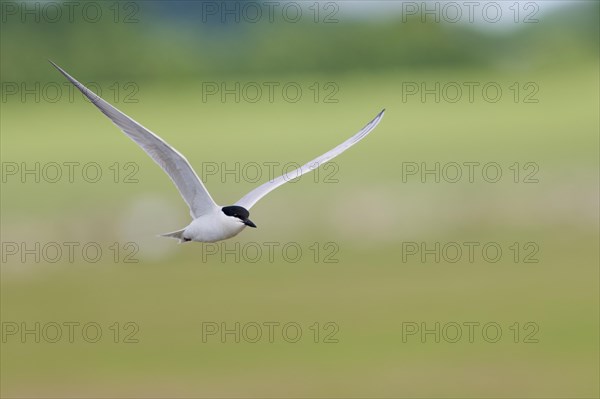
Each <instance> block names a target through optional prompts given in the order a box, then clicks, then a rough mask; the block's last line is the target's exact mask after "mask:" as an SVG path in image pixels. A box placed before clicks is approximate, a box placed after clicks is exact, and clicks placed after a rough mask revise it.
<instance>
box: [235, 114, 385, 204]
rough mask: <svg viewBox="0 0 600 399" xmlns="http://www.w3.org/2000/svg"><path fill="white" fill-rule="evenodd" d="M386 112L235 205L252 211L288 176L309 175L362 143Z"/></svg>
mask: <svg viewBox="0 0 600 399" xmlns="http://www.w3.org/2000/svg"><path fill="white" fill-rule="evenodd" d="M384 112H385V109H384V110H383V111H381V112H380V113H379V114H377V116H376V117H375V118H374V119H373V120H372V121H371V122H369V123H367V125H366V126H365V127H363V128H362V129H361V131H360V132H358V133H356V134H355V135H354V136H352V137H350V138H349V139H348V140H346V141H344V142H343V143H342V144H340V145H338V146H337V147H335V148H334V149H332V150H330V151H328V152H326V153H325V154H323V155H321V156H320V157H317V158H315V159H313V160H312V161H310V162H308V163H306V164H305V165H302V166H301V167H300V168H298V169H296V170H295V171H293V172H290V173H286V174H284V175H281V176H279V177H277V178H275V179H273V180H271V181H268V182H266V183H264V184H262V185H261V186H258V187H257V188H255V189H254V190H252V191H250V192H249V193H248V194H246V195H245V196H244V197H243V198H242V199H241V200H239V201H238V202H236V203H235V204H236V205H239V206H243V207H244V208H246V209H250V208H251V207H252V206H253V205H254V204H256V202H258V200H260V199H261V198H262V197H264V196H265V195H267V194H268V193H270V192H271V191H273V190H275V189H276V188H277V187H279V186H281V185H282V184H284V183H286V182H287V181H288V180H290V179H289V178H288V176H293V177H294V179H295V178H297V177H300V176H302V175H303V174H305V173H308V172H310V171H312V170H315V169H317V168H318V167H319V166H321V165H323V164H324V163H325V162H327V161H330V160H332V159H333V158H335V157H337V156H338V155H340V154H341V153H342V152H344V151H346V150H347V149H348V148H350V147H352V146H353V145H354V144H356V143H358V142H359V141H361V140H362V139H364V138H365V137H366V136H367V134H369V133H370V132H371V130H373V129H375V126H377V124H378V123H379V121H381V118H382V117H383V113H384Z"/></svg>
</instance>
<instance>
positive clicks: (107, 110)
mask: <svg viewBox="0 0 600 399" xmlns="http://www.w3.org/2000/svg"><path fill="white" fill-rule="evenodd" d="M50 63H51V64H52V65H54V67H55V68H56V69H58V71H59V72H60V73H62V74H63V75H65V77H66V78H67V79H68V80H69V81H70V82H71V83H73V84H74V85H75V87H77V88H78V89H79V90H80V91H81V92H82V93H83V94H84V95H85V96H86V97H87V98H89V99H90V101H91V102H92V104H94V105H95V106H96V107H98V109H99V110H100V111H102V113H103V114H104V115H106V116H108V117H109V118H110V120H111V121H112V122H113V123H114V124H115V125H117V126H118V127H119V128H120V129H121V130H122V131H123V132H124V133H125V134H126V135H127V136H129V137H130V138H131V139H132V140H133V141H135V142H136V143H137V144H138V145H139V146H140V147H142V149H143V150H144V151H146V153H147V154H148V155H150V158H152V159H153V160H154V162H156V163H157V164H158V165H159V166H160V167H161V168H162V169H163V170H164V171H165V172H166V173H167V174H168V175H169V177H170V178H171V180H172V181H173V183H175V186H177V189H178V190H179V193H180V194H181V196H182V197H183V199H184V201H185V202H186V203H187V204H188V206H189V207H190V215H191V216H192V218H197V217H199V216H201V215H204V214H206V213H208V212H210V211H211V210H212V209H213V208H214V207H216V206H217V204H215V202H214V201H213V199H212V198H211V196H210V194H209V193H208V191H206V188H205V187H204V184H202V181H201V180H200V179H199V178H198V175H196V172H194V169H192V166H191V165H190V163H189V162H188V161H187V159H185V157H184V156H183V155H181V154H180V153H179V152H178V151H177V150H176V149H174V148H173V147H171V146H170V145H169V144H167V143H166V142H165V141H163V140H162V139H161V138H160V137H158V136H157V135H155V134H154V133H152V132H151V131H150V130H148V129H146V128H145V127H144V126H142V125H140V124H139V123H137V122H136V121H134V120H133V119H131V118H130V117H128V116H127V115H125V114H124V113H122V112H121V111H119V110H118V109H116V108H115V107H113V106H112V105H110V104H109V103H107V102H106V101H104V100H103V99H101V98H100V97H99V96H98V95H96V94H95V93H94V92H92V91H91V90H89V89H88V88H87V87H85V86H84V85H82V84H81V83H79V82H78V81H77V80H75V78H73V77H72V76H71V75H69V74H68V73H67V72H65V71H64V70H63V69H62V68H61V67H59V66H58V65H56V64H55V63H54V62H52V61H50Z"/></svg>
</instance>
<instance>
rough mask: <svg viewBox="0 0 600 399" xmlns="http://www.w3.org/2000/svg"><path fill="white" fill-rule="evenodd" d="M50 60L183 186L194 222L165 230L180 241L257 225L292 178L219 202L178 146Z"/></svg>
mask: <svg viewBox="0 0 600 399" xmlns="http://www.w3.org/2000/svg"><path fill="white" fill-rule="evenodd" d="M50 63H51V64H52V65H53V66H54V67H55V68H56V69H58V71H59V72H60V73H62V74H63V75H64V76H65V77H66V78H67V79H68V80H69V81H70V82H71V83H73V85H75V87H77V88H78V89H79V90H80V91H81V92H82V93H83V95H85V96H86V97H87V98H88V99H89V100H90V101H91V102H92V104H94V105H95V106H96V107H98V109H99V110H100V111H101V112H102V113H103V114H104V115H106V116H108V118H109V119H110V120H111V121H112V122H113V123H114V124H115V125H117V126H118V127H119V128H120V129H121V130H122V131H123V132H124V133H125V134H126V135H127V136H129V138H131V139H132V140H133V141H134V142H135V143H137V144H138V145H139V146H140V147H142V149H143V150H144V151H145V152H146V153H147V154H148V155H149V156H150V158H152V159H153V160H154V162H156V163H157V164H158V165H159V166H160V167H161V168H162V169H163V170H164V171H165V172H166V173H167V175H169V177H170V178H171V180H172V181H173V183H174V184H175V186H176V187H177V189H178V190H179V193H180V194H181V196H182V197H183V200H184V201H185V202H186V203H187V205H188V207H189V208H190V215H191V217H192V222H191V223H190V224H189V225H188V226H187V227H185V228H183V229H181V230H177V231H174V232H171V233H166V234H162V236H163V237H169V238H174V239H177V240H179V242H180V243H181V242H188V241H197V242H216V241H221V240H225V239H228V238H231V237H233V236H235V235H237V234H239V233H240V232H241V231H242V230H244V228H246V226H250V227H256V225H255V224H254V223H253V222H252V221H251V220H250V219H249V216H250V212H249V211H248V210H249V209H250V208H252V206H254V204H256V203H257V202H258V201H259V200H260V199H261V198H262V197H264V196H265V195H267V194H268V193H270V192H271V191H273V190H274V189H276V188H277V187H279V186H281V185H282V184H284V183H285V182H287V181H288V179H287V178H286V176H287V175H290V174H284V175H282V176H279V177H277V178H275V179H273V180H270V181H268V182H266V183H264V184H262V185H261V186H259V187H257V188H255V189H254V190H252V191H250V192H249V193H248V194H246V195H245V196H244V197H242V199H240V200H239V201H237V202H236V203H235V204H234V205H230V206H219V205H217V204H216V203H215V201H214V200H213V199H212V197H211V196H210V194H209V193H208V191H207V190H206V188H205V187H204V184H203V183H202V181H201V180H200V179H199V178H198V175H197V174H196V172H194V169H192V166H191V165H190V163H189V162H188V161H187V159H185V157H184V156H183V155H181V154H180V153H179V152H178V151H177V150H176V149H174V148H173V147H171V146H170V145H169V144H167V143H166V142H165V141H164V140H163V139H161V138H160V137H158V136H157V135H156V134H154V133H152V132H151V131H150V130H148V129H146V128H145V127H144V126H142V125H141V124H139V123H138V122H136V121H134V120H133V119H131V118H130V117H128V116H127V115H125V114H124V113H122V112H121V111H119V110H118V109H116V108H115V107H113V106H112V105H110V104H109V103H107V102H106V101H104V100H103V99H102V98H100V97H99V96H98V95H96V94H95V93H94V92H92V91H91V90H89V89H88V88H87V87H85V86H84V85H82V84H81V83H79V82H78V81H77V80H75V78H73V77H72V76H71V75H69V74H68V73H67V72H65V70H63V69H62V68H61V67H59V66H58V65H56V64H55V63H54V62H52V61H50ZM384 112H385V109H384V110H382V111H381V112H380V113H379V114H377V116H376V117H375V118H374V119H373V120H372V121H371V122H369V123H368V124H367V125H366V126H365V127H364V128H362V129H361V130H360V131H359V132H358V133H356V134H355V135H354V136H352V137H350V138H349V139H348V140H346V141H344V142H343V143H342V144H340V145H338V146H337V147H335V148H334V149H332V150H330V151H328V152H326V153H325V154H323V155H321V156H319V157H317V158H315V159H313V160H312V161H310V162H308V163H306V164H305V165H303V166H301V167H300V168H298V169H296V170H295V171H294V172H292V174H291V175H292V176H295V177H299V176H301V175H303V174H305V173H307V172H310V171H312V170H314V169H316V168H318V167H319V166H321V165H323V164H324V163H326V162H327V161H330V160H331V159H333V158H335V157H337V156H338V155H340V154H341V153H342V152H344V151H346V150H347V149H348V148H350V147H352V146H353V145H354V144H356V143H358V142H359V141H360V140H362V139H364V138H365V137H366V136H367V135H368V134H369V133H370V132H371V131H372V130H373V129H374V128H375V126H377V124H378V123H379V122H380V121H381V118H382V117H383V114H384Z"/></svg>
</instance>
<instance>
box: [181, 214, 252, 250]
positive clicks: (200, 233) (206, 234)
mask: <svg viewBox="0 0 600 399" xmlns="http://www.w3.org/2000/svg"><path fill="white" fill-rule="evenodd" d="M244 227H246V225H245V224H244V222H242V221H241V220H240V219H238V218H236V217H232V216H227V215H225V214H224V213H223V211H221V207H216V208H215V210H214V211H213V212H211V213H209V214H206V215H202V216H200V217H199V218H196V219H194V220H193V221H192V223H190V224H189V225H188V226H187V227H186V228H185V229H184V231H183V238H184V239H185V240H191V241H198V242H216V241H221V240H226V239H228V238H231V237H233V236H235V235H237V234H239V233H240V232H241V231H242V230H244Z"/></svg>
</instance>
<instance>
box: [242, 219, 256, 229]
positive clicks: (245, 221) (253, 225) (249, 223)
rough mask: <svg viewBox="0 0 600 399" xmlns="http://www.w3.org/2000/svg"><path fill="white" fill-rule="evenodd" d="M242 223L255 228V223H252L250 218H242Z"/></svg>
mask: <svg viewBox="0 0 600 399" xmlns="http://www.w3.org/2000/svg"><path fill="white" fill-rule="evenodd" d="M244 224H245V225H246V226H250V227H254V228H256V225H255V224H254V223H252V220H250V219H246V220H244Z"/></svg>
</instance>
